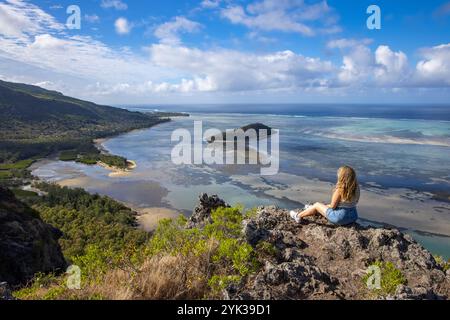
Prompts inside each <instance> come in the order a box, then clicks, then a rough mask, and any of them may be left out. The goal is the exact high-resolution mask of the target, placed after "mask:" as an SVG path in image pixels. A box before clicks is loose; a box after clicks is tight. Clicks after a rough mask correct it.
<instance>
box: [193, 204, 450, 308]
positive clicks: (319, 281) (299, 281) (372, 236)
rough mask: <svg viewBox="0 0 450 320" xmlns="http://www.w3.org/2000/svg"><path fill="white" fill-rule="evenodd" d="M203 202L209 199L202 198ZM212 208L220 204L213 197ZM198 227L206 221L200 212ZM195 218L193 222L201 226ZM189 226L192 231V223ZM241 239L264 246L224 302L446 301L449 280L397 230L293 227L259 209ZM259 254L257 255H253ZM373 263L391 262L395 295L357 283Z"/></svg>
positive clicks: (278, 214) (276, 213) (281, 215)
mask: <svg viewBox="0 0 450 320" xmlns="http://www.w3.org/2000/svg"><path fill="white" fill-rule="evenodd" d="M202 197H203V198H207V199H209V197H207V196H205V195H204V196H202ZM213 198H214V199H215V200H214V203H220V201H218V200H217V197H215V196H214V197H213ZM200 207H201V208H202V210H200V211H201V212H202V215H201V218H202V220H201V221H207V220H208V217H207V212H210V211H211V210H210V209H211V208H209V207H208V210H207V209H205V208H204V207H203V206H200ZM198 218H199V217H198V216H197V217H196V218H195V219H196V221H200V220H199V219H198ZM190 223H191V226H193V225H195V222H194V221H191V222H190ZM242 237H243V239H245V240H246V241H247V242H248V243H249V244H251V245H252V246H253V247H255V248H258V244H260V243H263V242H265V243H269V244H270V245H271V246H273V247H274V248H275V249H276V250H275V252H276V254H273V255H272V256H267V257H266V258H264V259H263V261H261V262H262V263H263V266H262V268H261V269H260V271H259V272H258V273H257V274H255V275H252V276H251V277H248V278H246V279H244V280H243V281H242V282H241V283H240V284H239V285H233V286H230V287H229V288H228V289H227V290H225V292H224V298H226V299H373V298H386V299H447V298H448V297H450V275H449V274H448V273H447V274H446V273H445V272H444V271H443V270H442V268H441V267H440V266H439V265H438V264H437V263H436V261H435V259H434V258H433V256H432V255H431V253H430V252H428V251H427V250H425V249H424V248H423V247H422V246H421V245H420V244H418V243H417V242H416V241H414V240H413V239H412V238H411V237H410V236H409V235H406V234H403V233H402V232H400V231H399V230H396V229H386V228H374V227H362V226H360V225H358V224H353V225H350V226H345V227H342V226H334V225H331V224H329V223H328V222H327V221H326V219H324V218H320V217H310V218H306V219H304V220H303V221H302V222H301V223H299V224H297V223H295V222H293V220H292V219H290V218H289V215H288V211H286V210H281V209H277V208H275V207H262V208H259V209H258V211H257V214H256V215H255V216H254V217H252V218H250V219H247V220H244V222H243V226H242ZM256 250H258V249H256ZM375 261H381V262H391V263H392V264H393V265H394V266H395V267H396V268H397V269H398V270H400V271H401V273H402V274H403V276H404V277H405V278H406V280H407V283H406V284H405V285H398V286H397V290H396V292H395V293H393V294H390V295H387V296H383V297H380V296H375V295H374V293H373V292H372V291H371V290H369V289H368V288H367V285H366V284H365V283H364V281H363V280H362V278H363V277H364V275H366V273H367V268H368V267H369V266H370V265H371V264H373V262H375Z"/></svg>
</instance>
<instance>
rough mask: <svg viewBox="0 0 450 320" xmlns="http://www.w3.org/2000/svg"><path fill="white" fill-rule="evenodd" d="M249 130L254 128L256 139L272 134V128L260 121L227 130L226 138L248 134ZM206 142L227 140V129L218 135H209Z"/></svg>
mask: <svg viewBox="0 0 450 320" xmlns="http://www.w3.org/2000/svg"><path fill="white" fill-rule="evenodd" d="M249 130H254V132H255V133H256V139H257V140H260V139H265V138H267V137H269V136H271V135H272V130H273V129H272V128H271V127H269V126H266V125H265V124H262V123H252V124H249V125H246V126H243V127H241V128H238V129H234V130H233V131H231V132H228V138H230V137H233V138H234V137H237V138H240V137H242V136H246V135H248V134H249V132H248V131H249ZM206 141H207V142H208V143H214V142H224V143H225V142H227V131H224V132H222V133H221V134H219V135H215V136H211V137H208V138H207V139H206Z"/></svg>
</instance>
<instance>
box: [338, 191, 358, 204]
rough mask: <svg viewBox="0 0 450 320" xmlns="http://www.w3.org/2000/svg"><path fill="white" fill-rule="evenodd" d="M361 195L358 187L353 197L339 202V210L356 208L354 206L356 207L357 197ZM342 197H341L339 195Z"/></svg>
mask: <svg viewBox="0 0 450 320" xmlns="http://www.w3.org/2000/svg"><path fill="white" fill-rule="evenodd" d="M360 195H361V192H360V190H359V186H358V187H357V188H356V191H355V195H354V196H353V198H352V199H351V200H345V201H344V200H341V201H340V202H339V205H338V207H339V208H356V206H357V205H358V202H359V197H360ZM341 197H342V195H341Z"/></svg>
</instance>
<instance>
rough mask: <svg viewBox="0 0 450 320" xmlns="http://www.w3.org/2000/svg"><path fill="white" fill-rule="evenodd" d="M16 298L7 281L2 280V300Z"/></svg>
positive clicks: (0, 297) (0, 295)
mask: <svg viewBox="0 0 450 320" xmlns="http://www.w3.org/2000/svg"><path fill="white" fill-rule="evenodd" d="M2 300H15V299H14V297H13V295H12V293H11V290H10V289H9V286H8V284H7V283H6V282H0V301H2Z"/></svg>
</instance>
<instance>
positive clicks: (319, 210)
mask: <svg viewBox="0 0 450 320" xmlns="http://www.w3.org/2000/svg"><path fill="white" fill-rule="evenodd" d="M327 210H328V206H326V205H324V204H323V203H320V202H316V203H315V204H314V205H313V206H312V207H311V208H308V209H307V210H305V211H303V212H301V213H300V214H299V216H300V218H305V217H309V216H314V215H316V214H321V215H322V216H324V217H325V218H326V217H327Z"/></svg>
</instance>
